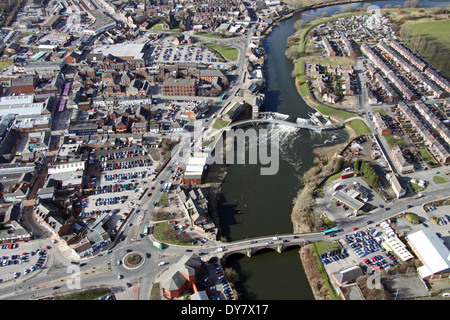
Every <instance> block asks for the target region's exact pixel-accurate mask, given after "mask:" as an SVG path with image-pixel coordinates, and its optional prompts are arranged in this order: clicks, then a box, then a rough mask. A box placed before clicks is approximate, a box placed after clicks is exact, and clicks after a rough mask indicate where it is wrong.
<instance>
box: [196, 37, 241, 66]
mask: <svg viewBox="0 0 450 320" xmlns="http://www.w3.org/2000/svg"><path fill="white" fill-rule="evenodd" d="M204 45H205V46H207V47H209V48H212V49H214V50H216V51H217V52H218V53H220V54H221V55H222V56H223V57H224V58H225V59H226V60H228V61H235V60H236V59H237V57H238V54H239V52H238V50H237V49H236V48H233V47H228V46H222V45H220V44H216V43H211V42H205V43H204Z"/></svg>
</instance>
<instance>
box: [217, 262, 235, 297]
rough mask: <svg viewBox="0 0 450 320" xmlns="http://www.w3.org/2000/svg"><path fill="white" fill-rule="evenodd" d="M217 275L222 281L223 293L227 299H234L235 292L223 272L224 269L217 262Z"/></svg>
mask: <svg viewBox="0 0 450 320" xmlns="http://www.w3.org/2000/svg"><path fill="white" fill-rule="evenodd" d="M215 267H216V275H217V279H219V281H220V282H221V283H222V288H223V294H224V295H225V299H226V300H233V292H232V290H231V287H230V285H229V284H228V282H227V279H225V276H224V275H223V273H222V270H221V269H220V268H219V266H218V265H217V264H216V265H215Z"/></svg>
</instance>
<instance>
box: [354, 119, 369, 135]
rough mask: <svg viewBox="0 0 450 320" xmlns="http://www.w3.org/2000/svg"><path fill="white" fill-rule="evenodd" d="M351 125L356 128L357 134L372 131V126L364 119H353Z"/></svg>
mask: <svg viewBox="0 0 450 320" xmlns="http://www.w3.org/2000/svg"><path fill="white" fill-rule="evenodd" d="M350 126H351V127H352V128H353V130H355V133H356V135H358V136H359V135H362V134H369V133H372V131H371V130H370V128H369V127H368V126H367V125H366V123H365V122H364V121H362V120H352V121H350Z"/></svg>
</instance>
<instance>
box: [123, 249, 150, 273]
mask: <svg viewBox="0 0 450 320" xmlns="http://www.w3.org/2000/svg"><path fill="white" fill-rule="evenodd" d="M144 263H145V256H144V254H142V253H140V252H135V251H133V252H130V253H128V254H126V255H125V256H124V257H123V259H122V265H123V267H124V268H126V269H128V270H134V269H137V268H140V267H141V266H142V265H143V264H144Z"/></svg>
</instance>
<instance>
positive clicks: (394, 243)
mask: <svg viewBox="0 0 450 320" xmlns="http://www.w3.org/2000/svg"><path fill="white" fill-rule="evenodd" d="M384 240H385V241H384V242H385V243H386V245H387V246H388V248H387V249H390V250H392V251H393V252H394V254H395V255H396V256H397V257H398V258H399V259H400V260H401V261H403V262H405V261H408V260H410V259H412V258H414V256H413V255H412V254H411V252H409V251H408V249H407V248H406V245H405V244H404V243H403V242H402V241H401V240H400V239H399V238H398V237H397V236H396V235H395V234H394V235H392V236H390V237H386V238H385V239H384Z"/></svg>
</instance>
